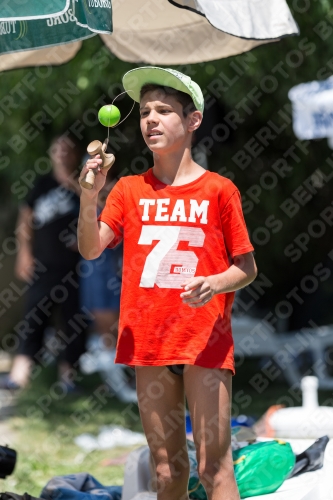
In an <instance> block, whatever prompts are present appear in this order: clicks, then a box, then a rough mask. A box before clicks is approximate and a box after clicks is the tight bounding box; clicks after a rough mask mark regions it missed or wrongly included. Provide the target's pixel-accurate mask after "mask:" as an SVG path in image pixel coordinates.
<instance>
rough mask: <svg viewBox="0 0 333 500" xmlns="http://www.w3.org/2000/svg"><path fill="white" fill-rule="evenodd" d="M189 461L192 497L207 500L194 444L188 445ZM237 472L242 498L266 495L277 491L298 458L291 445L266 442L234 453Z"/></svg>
mask: <svg viewBox="0 0 333 500" xmlns="http://www.w3.org/2000/svg"><path fill="white" fill-rule="evenodd" d="M187 446H188V454H189V460H190V479H189V483H188V490H189V497H190V498H193V499H196V500H207V495H206V491H205V489H204V487H203V486H202V484H201V483H200V480H199V476H198V472H197V460H196V455H195V447H194V443H193V442H191V441H188V442H187ZM232 456H233V460H234V470H235V477H236V482H237V486H238V489H239V494H240V497H241V498H247V497H253V496H255V495H265V494H268V493H273V492H274V491H276V490H277V489H278V488H279V487H280V486H281V484H282V483H283V482H284V481H285V479H286V478H287V477H288V475H289V473H290V472H291V470H292V469H293V467H294V465H295V455H294V452H293V450H292V449H291V446H290V444H289V443H285V442H284V441H280V440H279V441H264V442H261V443H254V444H250V445H248V446H244V448H240V449H239V450H235V451H233V452H232Z"/></svg>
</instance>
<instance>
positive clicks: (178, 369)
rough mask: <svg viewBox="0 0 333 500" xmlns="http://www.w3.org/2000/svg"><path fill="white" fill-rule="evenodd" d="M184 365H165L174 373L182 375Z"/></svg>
mask: <svg viewBox="0 0 333 500" xmlns="http://www.w3.org/2000/svg"><path fill="white" fill-rule="evenodd" d="M184 367H185V365H167V368H168V369H169V370H170V371H171V373H173V374H174V375H180V376H181V375H183V371H184Z"/></svg>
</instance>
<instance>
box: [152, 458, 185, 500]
mask: <svg viewBox="0 0 333 500" xmlns="http://www.w3.org/2000/svg"><path fill="white" fill-rule="evenodd" d="M188 476H189V465H188V464H186V465H185V464H182V465H181V464H179V463H178V464H174V463H170V462H169V463H168V462H166V461H161V462H159V463H157V464H156V480H157V481H156V483H157V484H156V490H157V491H158V492H162V491H165V490H166V489H170V488H173V485H174V484H175V483H177V484H181V483H185V484H186V485H187V481H188Z"/></svg>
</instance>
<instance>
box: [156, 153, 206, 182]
mask: <svg viewBox="0 0 333 500" xmlns="http://www.w3.org/2000/svg"><path fill="white" fill-rule="evenodd" d="M204 172H205V169H204V168H202V167H201V166H200V165H198V164H197V163H195V162H194V161H193V160H192V156H191V151H190V149H188V148H186V149H185V150H184V151H177V152H175V153H168V154H166V155H159V154H157V153H154V166H153V173H154V176H155V177H157V179H159V180H160V181H161V182H163V183H164V184H168V185H170V186H182V185H183V184H188V183H189V182H192V181H195V180H196V179H198V178H199V177H201V176H202V174H203V173H204Z"/></svg>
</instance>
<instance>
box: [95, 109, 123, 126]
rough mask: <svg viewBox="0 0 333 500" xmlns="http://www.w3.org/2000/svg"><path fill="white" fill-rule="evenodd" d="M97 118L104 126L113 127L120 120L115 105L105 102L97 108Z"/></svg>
mask: <svg viewBox="0 0 333 500" xmlns="http://www.w3.org/2000/svg"><path fill="white" fill-rule="evenodd" d="M98 119H99V121H100V123H101V124H102V125H104V127H114V126H115V125H117V123H118V122H119V120H120V111H119V109H118V108H117V106H114V105H113V104H107V105H106V106H103V107H102V108H101V109H100V110H99V112H98Z"/></svg>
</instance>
